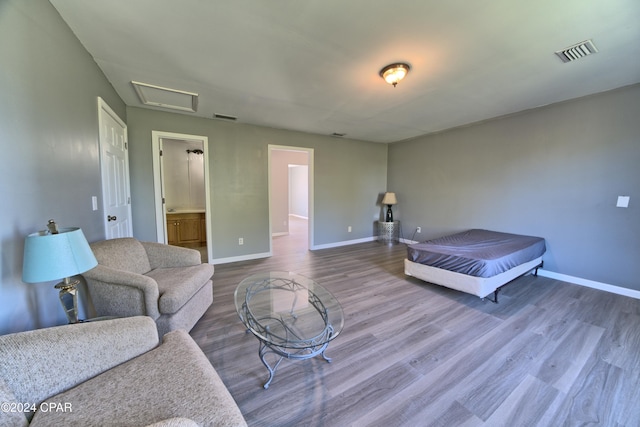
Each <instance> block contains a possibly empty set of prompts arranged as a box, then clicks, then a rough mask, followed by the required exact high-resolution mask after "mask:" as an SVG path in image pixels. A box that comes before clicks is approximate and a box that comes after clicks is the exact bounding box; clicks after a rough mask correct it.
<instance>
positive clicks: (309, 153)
mask: <svg viewBox="0 0 640 427" xmlns="http://www.w3.org/2000/svg"><path fill="white" fill-rule="evenodd" d="M269 215H270V228H271V253H273V254H274V255H278V254H280V253H285V252H300V251H304V252H306V251H308V250H309V249H310V248H312V247H313V244H314V243H313V149H309V148H299V147H287V146H274V145H270V146H269Z"/></svg>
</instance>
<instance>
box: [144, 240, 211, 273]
mask: <svg viewBox="0 0 640 427" xmlns="http://www.w3.org/2000/svg"><path fill="white" fill-rule="evenodd" d="M140 243H141V244H142V246H143V247H144V250H145V251H147V257H148V258H149V264H150V265H151V269H152V270H154V269H156V268H166V267H189V266H192V265H200V264H202V260H201V259H200V252H198V251H196V250H195V249H189V248H182V247H180V246H171V245H165V244H163V243H155V242H140Z"/></svg>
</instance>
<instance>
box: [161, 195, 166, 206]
mask: <svg viewBox="0 0 640 427" xmlns="http://www.w3.org/2000/svg"><path fill="white" fill-rule="evenodd" d="M165 203H166V202H165V201H164V197H163V198H162V204H163V205H164V204H165Z"/></svg>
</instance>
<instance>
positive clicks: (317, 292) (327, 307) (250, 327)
mask: <svg viewBox="0 0 640 427" xmlns="http://www.w3.org/2000/svg"><path fill="white" fill-rule="evenodd" d="M234 299H235V304H236V310H237V312H238V315H239V316H240V319H241V320H242V323H243V324H244V325H245V326H246V327H247V332H251V333H252V334H253V335H254V336H255V337H256V338H258V340H259V341H260V348H259V351H258V354H259V356H260V360H262V363H263V364H264V366H266V367H267V369H268V370H269V379H268V380H267V382H266V383H265V384H264V386H263V387H264V388H265V389H266V388H269V384H270V383H271V380H272V379H273V376H274V374H275V372H276V369H277V368H278V365H280V362H282V359H284V358H287V359H294V360H303V359H309V358H312V357H315V356H318V355H321V356H322V357H323V358H324V359H325V360H326V361H327V362H331V359H330V358H328V357H327V356H326V355H325V354H324V352H325V350H326V349H327V346H328V345H329V342H330V341H331V340H333V339H334V338H336V337H337V336H338V335H339V334H340V332H341V331H342V327H343V326H344V314H343V312H342V307H341V306H340V303H339V302H338V300H336V298H335V297H334V296H333V295H331V293H330V292H329V291H327V290H326V289H325V288H323V287H322V286H320V285H319V284H318V283H316V282H315V281H313V280H311V279H309V278H307V277H304V276H301V275H299V274H295V273H291V272H282V271H272V272H268V273H260V274H255V275H253V276H250V277H247V278H246V279H244V280H243V281H242V282H240V284H239V285H238V287H237V288H236V291H235V294H234ZM269 353H273V354H275V355H276V356H277V362H276V363H275V364H274V365H273V366H271V365H269V363H267V360H266V358H265V356H266V355H267V354H269Z"/></svg>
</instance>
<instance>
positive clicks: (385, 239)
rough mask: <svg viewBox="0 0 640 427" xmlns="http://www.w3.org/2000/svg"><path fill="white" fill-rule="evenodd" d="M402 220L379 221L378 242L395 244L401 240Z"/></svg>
mask: <svg viewBox="0 0 640 427" xmlns="http://www.w3.org/2000/svg"><path fill="white" fill-rule="evenodd" d="M399 236H400V221H393V222H384V221H378V242H380V243H387V244H393V243H398V242H399V241H400V239H399Z"/></svg>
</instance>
